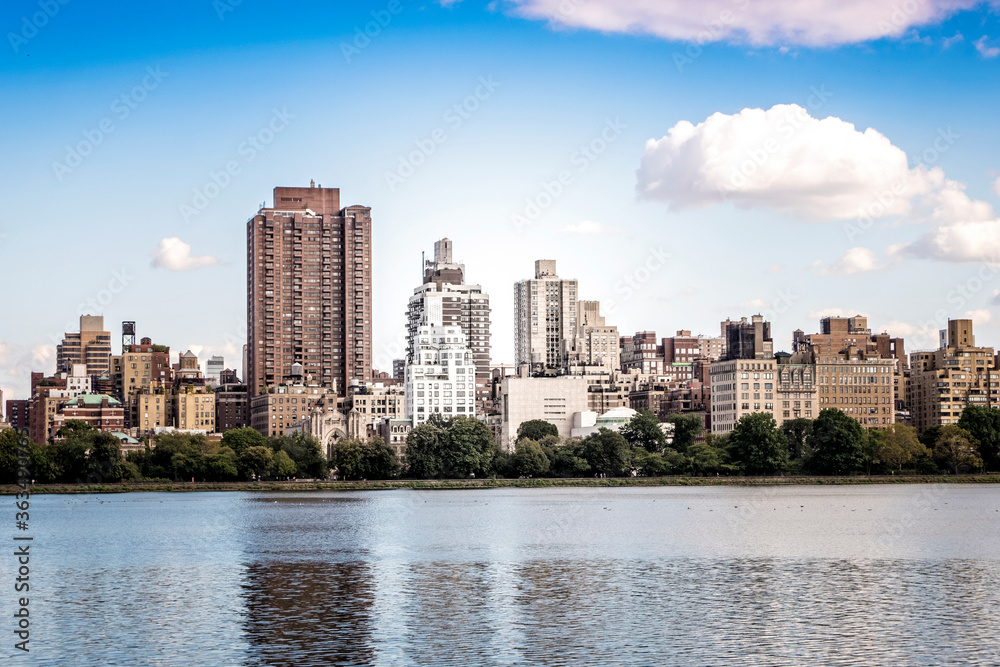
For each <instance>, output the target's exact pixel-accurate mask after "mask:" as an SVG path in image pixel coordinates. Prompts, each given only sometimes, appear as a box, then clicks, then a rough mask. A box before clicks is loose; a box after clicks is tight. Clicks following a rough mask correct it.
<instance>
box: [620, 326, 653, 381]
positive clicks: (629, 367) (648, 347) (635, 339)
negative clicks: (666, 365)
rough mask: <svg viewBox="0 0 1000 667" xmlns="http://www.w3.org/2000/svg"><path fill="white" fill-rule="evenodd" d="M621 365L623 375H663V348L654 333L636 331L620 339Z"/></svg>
mask: <svg viewBox="0 0 1000 667" xmlns="http://www.w3.org/2000/svg"><path fill="white" fill-rule="evenodd" d="M621 363H622V371H623V372H625V373H632V372H635V373H640V374H642V375H656V376H662V375H663V346H662V345H660V343H659V341H657V339H656V332H655V331H637V332H636V333H635V335H633V336H622V337H621Z"/></svg>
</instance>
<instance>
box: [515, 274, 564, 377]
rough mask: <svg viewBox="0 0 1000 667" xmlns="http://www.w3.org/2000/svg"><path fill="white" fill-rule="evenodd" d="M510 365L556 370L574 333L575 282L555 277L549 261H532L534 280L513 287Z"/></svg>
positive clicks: (561, 362) (521, 282) (524, 281)
mask: <svg viewBox="0 0 1000 667" xmlns="http://www.w3.org/2000/svg"><path fill="white" fill-rule="evenodd" d="M514 326H515V332H514V356H515V359H514V362H515V364H517V365H518V366H520V365H521V364H542V365H543V366H545V367H546V368H560V367H561V366H562V365H563V355H564V354H565V352H566V350H568V349H572V348H573V341H574V338H575V337H576V331H577V281H575V280H563V279H562V278H560V277H559V276H558V275H556V262H555V260H553V259H539V260H537V261H536V262H535V277H534V279H530V280H519V281H518V282H517V283H515V284H514Z"/></svg>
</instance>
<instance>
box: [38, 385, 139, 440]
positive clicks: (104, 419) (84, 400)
mask: <svg viewBox="0 0 1000 667" xmlns="http://www.w3.org/2000/svg"><path fill="white" fill-rule="evenodd" d="M68 421H82V422H86V423H87V424H90V425H91V426H93V427H94V428H96V429H97V430H98V431H121V429H122V428H123V427H124V425H125V410H124V408H123V407H122V404H121V401H119V400H118V399H116V398H114V397H112V396H108V395H106V394H80V395H78V396H76V397H74V398H71V399H69V400H66V399H61V403H60V405H59V408H58V411H57V413H56V414H55V416H54V417H53V418H52V421H51V423H50V425H49V433H48V438H47V439H48V440H52V439H54V438H55V437H56V434H57V433H58V432H59V429H60V428H62V426H63V424H65V423H66V422H68Z"/></svg>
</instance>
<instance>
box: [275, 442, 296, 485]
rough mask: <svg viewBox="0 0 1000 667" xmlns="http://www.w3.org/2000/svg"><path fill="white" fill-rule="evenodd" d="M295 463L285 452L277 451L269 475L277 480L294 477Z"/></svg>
mask: <svg viewBox="0 0 1000 667" xmlns="http://www.w3.org/2000/svg"><path fill="white" fill-rule="evenodd" d="M295 471H296V469H295V461H292V457H290V456H289V455H288V452H286V451H285V450H283V449H282V450H278V453H276V454H275V455H274V462H273V463H272V464H271V474H272V475H273V476H275V477H277V478H278V479H287V478H289V477H292V476H293V475H295Z"/></svg>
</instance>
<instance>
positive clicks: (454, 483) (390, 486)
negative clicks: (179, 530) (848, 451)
mask: <svg viewBox="0 0 1000 667" xmlns="http://www.w3.org/2000/svg"><path fill="white" fill-rule="evenodd" d="M872 484H1000V474H990V475H898V476H884V475H879V476H872V477H867V476H856V477H809V476H803V477H611V478H590V477H582V478H558V477H555V478H537V479H442V480H412V479H394V480H372V481H368V480H365V481H295V482H148V483H144V482H123V483H119V484H35V485H33V486H31V487H30V493H31V494H34V495H42V494H46V495H61V494H90V493H157V492H174V493H177V492H180V493H198V492H208V491H211V492H216V491H263V492H275V491H302V492H311V491H391V490H395V489H414V490H425V491H426V490H440V491H446V490H458V489H464V490H468V489H502V488H545V487H581V488H583V487H602V488H616V487H617V488H621V487H633V486H646V487H648V486H824V485H825V486H831V485H832V486H844V485H857V486H868V485H872ZM19 491H20V488H19V487H18V486H17V485H15V484H6V485H2V486H0V494H3V495H14V494H15V493H17V492H19Z"/></svg>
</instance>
